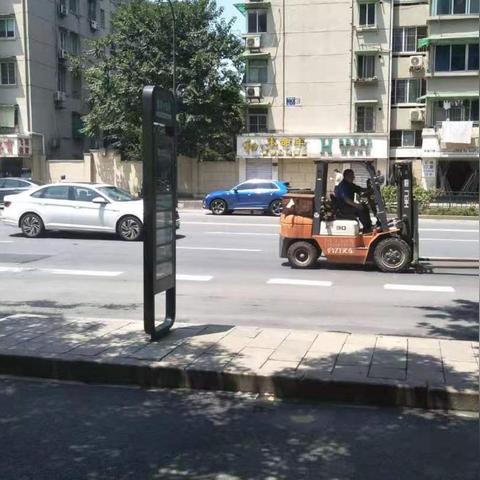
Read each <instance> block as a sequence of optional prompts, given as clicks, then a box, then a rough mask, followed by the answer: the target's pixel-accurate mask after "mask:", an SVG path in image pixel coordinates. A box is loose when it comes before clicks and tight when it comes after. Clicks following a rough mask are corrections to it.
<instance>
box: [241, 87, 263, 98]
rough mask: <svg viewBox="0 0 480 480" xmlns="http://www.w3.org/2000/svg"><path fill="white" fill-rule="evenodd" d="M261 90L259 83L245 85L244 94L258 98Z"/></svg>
mask: <svg viewBox="0 0 480 480" xmlns="http://www.w3.org/2000/svg"><path fill="white" fill-rule="evenodd" d="M261 90H262V88H261V86H260V85H247V86H246V87H245V94H246V96H247V98H260V97H261Z"/></svg>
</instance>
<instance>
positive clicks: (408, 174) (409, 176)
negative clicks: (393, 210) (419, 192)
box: [395, 162, 419, 264]
mask: <svg viewBox="0 0 480 480" xmlns="http://www.w3.org/2000/svg"><path fill="white" fill-rule="evenodd" d="M395 184H396V186H397V218H398V219H399V220H400V221H401V222H402V230H401V232H402V236H403V238H404V240H406V241H407V243H408V244H409V245H410V246H411V248H412V252H413V258H412V264H416V263H418V257H419V252H418V245H419V243H418V205H417V202H416V201H415V200H414V198H413V173H412V164H411V163H410V162H408V163H407V162H403V163H400V162H399V163H396V164H395Z"/></svg>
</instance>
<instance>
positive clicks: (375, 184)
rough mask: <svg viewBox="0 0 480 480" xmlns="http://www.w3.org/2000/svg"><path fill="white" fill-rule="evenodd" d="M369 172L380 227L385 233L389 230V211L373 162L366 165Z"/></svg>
mask: <svg viewBox="0 0 480 480" xmlns="http://www.w3.org/2000/svg"><path fill="white" fill-rule="evenodd" d="M365 165H366V167H367V172H368V174H369V175H370V180H371V181H372V182H371V184H372V190H373V196H374V198H375V205H376V206H377V219H378V221H379V222H380V226H381V227H382V230H383V231H386V230H388V220H387V211H386V209H385V202H384V201H383V197H382V193H381V192H380V178H379V177H378V175H377V173H376V172H375V168H373V165H372V163H371V162H367V163H366V164H365Z"/></svg>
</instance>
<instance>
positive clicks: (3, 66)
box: [0, 61, 17, 85]
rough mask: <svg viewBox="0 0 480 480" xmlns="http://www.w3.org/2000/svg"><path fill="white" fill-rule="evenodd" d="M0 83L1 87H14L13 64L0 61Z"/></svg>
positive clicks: (14, 74)
mask: <svg viewBox="0 0 480 480" xmlns="http://www.w3.org/2000/svg"><path fill="white" fill-rule="evenodd" d="M0 81H1V85H16V84H17V78H16V68H15V62H10V61H8V62H7V61H0Z"/></svg>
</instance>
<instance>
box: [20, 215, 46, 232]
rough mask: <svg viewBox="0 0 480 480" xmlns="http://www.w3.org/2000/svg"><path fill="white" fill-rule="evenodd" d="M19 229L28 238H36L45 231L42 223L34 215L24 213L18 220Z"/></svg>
mask: <svg viewBox="0 0 480 480" xmlns="http://www.w3.org/2000/svg"><path fill="white" fill-rule="evenodd" d="M20 228H21V229H22V232H23V234H24V235H25V236H26V237H28V238H37V237H39V236H40V235H42V233H43V232H44V231H45V226H44V225H43V221H42V219H41V218H40V217H39V216H38V215H37V214H36V213H26V214H25V215H24V216H23V217H22V218H21V220H20Z"/></svg>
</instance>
